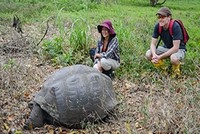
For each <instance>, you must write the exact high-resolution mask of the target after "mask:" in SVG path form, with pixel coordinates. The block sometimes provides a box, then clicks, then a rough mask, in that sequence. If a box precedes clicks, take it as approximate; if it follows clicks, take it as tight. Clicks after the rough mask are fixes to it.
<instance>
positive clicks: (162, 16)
mask: <svg viewBox="0 0 200 134" xmlns="http://www.w3.org/2000/svg"><path fill="white" fill-rule="evenodd" d="M165 17H167V16H165V15H157V18H158V19H164V18H165Z"/></svg>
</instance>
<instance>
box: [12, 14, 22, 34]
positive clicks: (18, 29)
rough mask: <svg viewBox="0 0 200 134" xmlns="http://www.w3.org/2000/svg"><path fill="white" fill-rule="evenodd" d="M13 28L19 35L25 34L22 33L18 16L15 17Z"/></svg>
mask: <svg viewBox="0 0 200 134" xmlns="http://www.w3.org/2000/svg"><path fill="white" fill-rule="evenodd" d="M12 26H13V27H14V28H15V30H16V31H17V32H18V33H21V34H22V33H23V31H22V23H21V21H20V19H19V18H18V16H17V15H14V17H13V24H12Z"/></svg>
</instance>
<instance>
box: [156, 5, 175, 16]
mask: <svg viewBox="0 0 200 134" xmlns="http://www.w3.org/2000/svg"><path fill="white" fill-rule="evenodd" d="M156 15H164V16H170V15H172V13H171V10H170V9H169V8H168V7H162V8H160V9H159V10H158V12H157V14H156Z"/></svg>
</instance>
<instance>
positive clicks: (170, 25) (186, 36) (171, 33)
mask: <svg viewBox="0 0 200 134" xmlns="http://www.w3.org/2000/svg"><path fill="white" fill-rule="evenodd" d="M175 21H176V22H177V23H178V24H179V25H180V27H181V31H182V34H183V42H184V44H185V45H186V43H187V42H188V40H189V35H188V32H187V30H186V28H185V27H184V25H183V22H182V21H181V20H178V19H172V20H171V21H170V23H169V34H170V35H171V36H172V37H173V31H172V27H173V25H174V22H175ZM161 32H162V27H161V26H159V27H158V33H159V35H160V34H161ZM160 41H161V39H160V40H159V41H158V45H159V43H160ZM158 45H157V46H158Z"/></svg>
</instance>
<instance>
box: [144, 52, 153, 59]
mask: <svg viewBox="0 0 200 134" xmlns="http://www.w3.org/2000/svg"><path fill="white" fill-rule="evenodd" d="M145 56H146V58H147V59H148V60H151V57H152V55H151V51H150V50H148V51H147V52H146V55H145Z"/></svg>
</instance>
